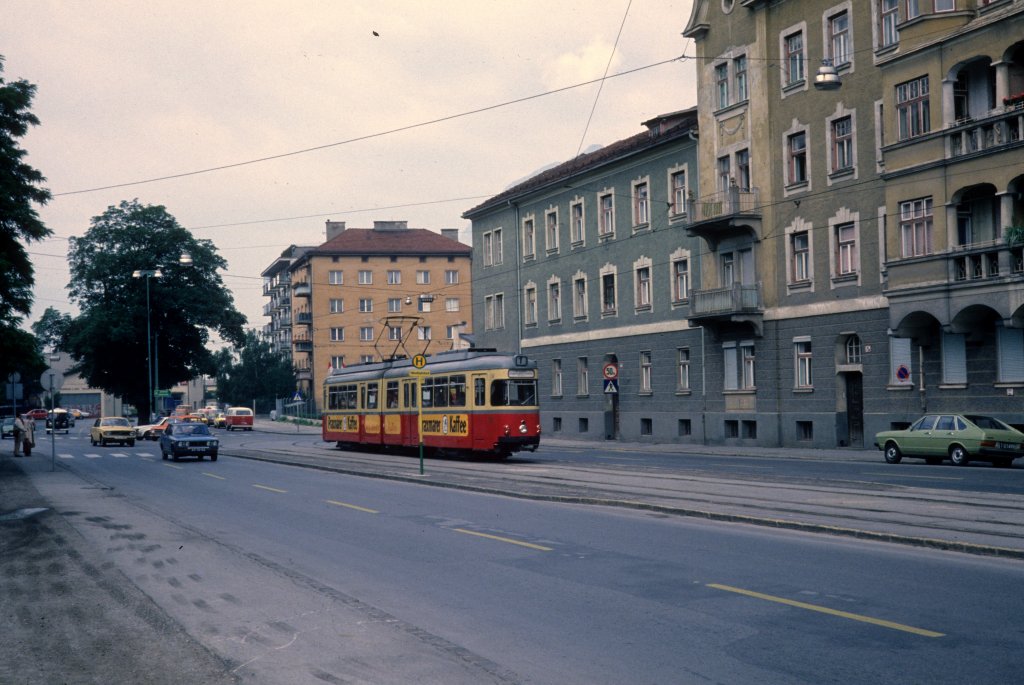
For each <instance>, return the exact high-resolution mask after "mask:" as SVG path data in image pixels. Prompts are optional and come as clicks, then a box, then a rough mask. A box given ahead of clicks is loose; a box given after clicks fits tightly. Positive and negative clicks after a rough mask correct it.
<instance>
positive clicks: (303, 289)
mask: <svg viewBox="0 0 1024 685" xmlns="http://www.w3.org/2000/svg"><path fill="white" fill-rule="evenodd" d="M292 294H293V295H295V297H310V296H311V295H312V294H313V289H312V288H311V287H310V285H309V281H298V282H296V283H293V284H292Z"/></svg>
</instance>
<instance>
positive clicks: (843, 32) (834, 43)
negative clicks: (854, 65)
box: [828, 11, 851, 67]
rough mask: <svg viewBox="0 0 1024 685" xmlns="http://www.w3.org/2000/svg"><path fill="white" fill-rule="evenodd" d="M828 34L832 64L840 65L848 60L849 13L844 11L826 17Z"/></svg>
mask: <svg viewBox="0 0 1024 685" xmlns="http://www.w3.org/2000/svg"><path fill="white" fill-rule="evenodd" d="M828 34H829V36H828V37H829V47H830V53H831V54H830V56H831V57H832V64H834V65H835V66H837V67H838V66H840V65H843V64H848V63H849V61H850V53H851V51H850V14H849V13H848V12H846V11H843V12H840V13H839V14H833V15H832V16H831V17H829V18H828Z"/></svg>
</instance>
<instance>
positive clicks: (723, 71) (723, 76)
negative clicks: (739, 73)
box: [715, 64, 729, 109]
mask: <svg viewBox="0 0 1024 685" xmlns="http://www.w3.org/2000/svg"><path fill="white" fill-rule="evenodd" d="M715 86H716V87H717V89H718V109H724V108H726V107H728V106H729V65H728V64H719V65H718V66H716V67H715Z"/></svg>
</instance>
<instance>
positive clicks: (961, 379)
mask: <svg viewBox="0 0 1024 685" xmlns="http://www.w3.org/2000/svg"><path fill="white" fill-rule="evenodd" d="M1022 12H1024V7H1022V3H1021V2H1019V1H1017V0H1013V1H1011V0H1002V1H1001V2H980V1H978V0H874V1H872V2H870V3H868V2H863V3H853V2H849V1H847V2H835V1H834V0H833V1H820V2H819V1H815V0H791V1H783V2H759V1H756V0H748V1H740V2H736V1H735V0H713V1H710V0H698V1H697V2H695V3H694V5H693V9H692V14H691V17H690V20H689V22H688V24H687V26H686V29H685V31H684V35H685V36H686V37H688V38H691V39H692V40H693V41H694V45H695V48H694V49H695V53H696V54H695V56H696V60H695V64H696V68H697V69H698V74H699V82H700V97H699V102H700V105H699V107H698V110H699V119H700V132H701V136H700V151H699V174H698V177H699V179H700V184H699V187H698V191H697V200H696V208H695V209H696V211H695V225H693V226H692V227H691V229H690V230H691V232H692V233H693V234H694V235H695V236H698V237H700V238H701V239H702V240H703V241H704V249H703V251H702V263H701V268H700V270H699V271H700V275H701V281H700V283H699V284H695V286H694V292H693V305H692V310H693V314H692V316H691V322H692V323H693V324H695V325H701V326H704V327H705V328H706V329H707V330H708V332H709V334H710V337H711V338H712V339H713V340H714V342H713V344H712V345H711V346H710V348H709V353H708V357H707V362H708V369H707V373H708V376H709V377H711V378H716V379H720V381H719V382H720V384H721V385H720V387H718V388H712V387H709V388H708V391H709V398H710V399H709V401H708V406H709V411H708V413H707V415H706V417H705V418H706V421H707V424H708V437H709V440H711V441H717V440H722V441H725V442H730V441H736V442H740V443H742V442H746V441H750V442H758V443H762V444H780V445H788V444H792V445H813V446H822V447H825V446H842V445H855V446H860V445H864V446H868V445H870V444H871V442H872V439H873V435H874V433H875V432H876V431H879V430H884V429H888V428H890V427H892V426H901V425H905V424H906V423H908V422H909V421H911V420H913V418H915V417H916V416H918V415H920V413H922V412H923V411H941V410H949V411H953V410H956V411H986V412H991V413H994V414H996V415H998V416H1001V417H1002V418H1005V419H1009V420H1011V421H1013V422H1015V423H1019V422H1020V418H1019V401H1018V402H1017V403H1014V401H1013V400H1012V396H1013V393H1014V391H1015V389H1016V388H1020V387H1021V385H1020V383H1021V381H1024V352H1022V338H1021V333H1022V332H1024V328H1022V326H1024V316H1022V314H1024V311H1022V310H1021V308H1020V307H1021V303H1022V302H1024V297H1022V295H1024V275H1022V274H1021V267H1020V250H1019V248H1018V247H1011V246H1009V245H1007V244H1006V242H1005V240H1004V232H1005V228H1006V227H1007V226H1009V225H1010V224H1011V223H1012V222H1014V221H1015V218H1014V213H1015V212H1018V213H1019V210H1020V207H1021V203H1020V191H1021V178H1022V177H1021V172H1022V163H1021V159H1022V158H1021V149H1020V121H1021V119H1020V116H1019V112H1017V111H1016V110H1015V109H1013V108H1014V107H1016V104H1015V103H1016V101H1015V100H1014V94H1015V93H1017V92H1019V91H1024V87H1021V83H1022V81H1021V54H1022V52H1021V38H1020V37H1021V36H1022V35H1024V23H1022V19H1021V16H1022ZM819 65H821V66H819ZM1022 99H1024V98H1022Z"/></svg>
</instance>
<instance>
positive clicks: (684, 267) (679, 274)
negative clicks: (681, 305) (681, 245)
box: [672, 257, 690, 302]
mask: <svg viewBox="0 0 1024 685" xmlns="http://www.w3.org/2000/svg"><path fill="white" fill-rule="evenodd" d="M688 297H690V260H689V259H687V258H685V257H680V258H677V259H673V260H672V301H673V302H682V301H684V300H686V299H687V298H688Z"/></svg>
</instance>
